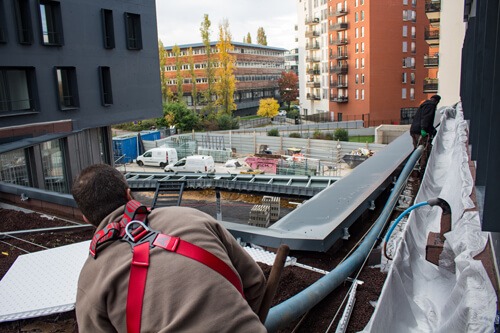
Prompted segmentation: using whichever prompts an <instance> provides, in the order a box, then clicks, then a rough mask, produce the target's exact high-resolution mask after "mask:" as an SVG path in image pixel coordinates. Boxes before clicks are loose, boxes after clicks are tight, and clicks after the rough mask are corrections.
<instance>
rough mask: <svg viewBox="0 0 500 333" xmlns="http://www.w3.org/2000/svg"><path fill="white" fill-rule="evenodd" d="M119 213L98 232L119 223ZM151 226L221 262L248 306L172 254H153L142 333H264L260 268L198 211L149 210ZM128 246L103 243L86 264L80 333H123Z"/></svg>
mask: <svg viewBox="0 0 500 333" xmlns="http://www.w3.org/2000/svg"><path fill="white" fill-rule="evenodd" d="M122 215H123V207H121V208H119V209H117V210H115V211H114V212H113V213H111V214H110V215H109V216H107V217H106V218H105V219H104V220H103V221H102V222H101V224H100V225H99V227H98V228H97V231H98V230H101V229H102V228H104V226H106V225H107V224H108V223H110V222H113V221H119V220H120V218H121V217H122ZM148 222H149V226H150V227H151V228H152V229H154V230H158V231H161V232H162V233H164V234H168V235H172V236H177V237H180V238H181V239H183V240H185V241H188V242H191V243H193V244H195V245H197V246H200V247H202V248H204V249H205V250H207V251H210V252H211V253H212V254H214V255H216V256H217V257H218V258H220V259H222V260H223V261H224V262H225V263H227V264H228V265H229V266H230V267H232V268H234V270H235V271H236V272H237V273H238V275H239V276H240V278H241V281H242V285H243V290H244V293H245V298H243V297H242V296H241V294H240V293H239V292H238V291H237V290H236V288H235V287H234V286H233V285H232V284H231V283H230V282H229V281H227V280H226V279H225V278H224V277H222V276H221V275H219V274H218V273H217V272H215V271H213V270H212V269H211V268H209V267H207V266H205V265H203V264H201V263H199V262H197V261H195V260H193V259H190V258H186V257H184V256H182V255H179V254H177V253H172V252H168V251H165V250H164V249H161V248H153V249H152V250H151V253H150V266H149V269H148V275H147V281H146V290H145V293H144V301H143V310H142V319H141V332H195V333H199V332H252V333H255V332H266V329H265V327H264V326H263V325H262V324H261V323H260V321H259V318H258V316H257V314H256V313H257V312H258V310H259V307H260V303H261V301H262V297H263V295H264V291H265V278H264V275H263V273H262V270H261V269H260V267H259V266H258V265H257V264H256V263H255V261H254V260H253V259H252V258H251V257H250V256H249V255H248V254H247V253H246V251H245V250H244V249H243V248H242V247H241V246H240V245H239V244H238V243H237V242H236V240H235V239H234V237H233V236H232V235H231V234H230V233H229V232H228V231H227V230H226V229H225V228H224V227H223V226H222V225H221V224H219V223H218V222H217V221H216V220H215V219H213V218H212V217H210V216H209V215H207V214H205V213H203V212H200V211H198V210H195V209H191V208H186V207H169V208H158V209H154V210H153V211H152V212H151V214H150V215H149V218H148ZM131 260H132V251H131V246H130V245H129V244H128V243H126V242H122V241H119V240H116V241H111V242H108V243H105V245H102V246H101V247H100V248H99V251H98V255H97V258H96V259H94V258H92V257H91V256H89V258H88V259H87V261H86V262H85V265H84V267H83V269H82V271H81V273H80V278H79V281H78V292H77V300H76V316H77V322H78V328H79V331H80V332H85V333H87V332H92V333H98V332H103V333H104V332H105V333H110V332H124V333H125V332H127V326H126V316H125V313H126V303H127V290H128V281H129V272H130V263H131Z"/></svg>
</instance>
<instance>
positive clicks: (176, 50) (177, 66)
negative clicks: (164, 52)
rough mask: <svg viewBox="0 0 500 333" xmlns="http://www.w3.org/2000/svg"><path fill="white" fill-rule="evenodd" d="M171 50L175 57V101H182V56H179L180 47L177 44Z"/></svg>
mask: <svg viewBox="0 0 500 333" xmlns="http://www.w3.org/2000/svg"><path fill="white" fill-rule="evenodd" d="M172 52H173V53H174V57H175V70H176V75H175V77H176V80H177V101H179V102H182V101H183V99H182V96H183V95H184V91H183V90H182V83H183V82H184V78H183V77H182V73H181V70H182V64H183V61H182V57H181V49H180V48H179V46H178V45H177V44H175V45H174V47H173V48H172Z"/></svg>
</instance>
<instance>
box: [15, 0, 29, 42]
mask: <svg viewBox="0 0 500 333" xmlns="http://www.w3.org/2000/svg"><path fill="white" fill-rule="evenodd" d="M14 7H15V11H16V25H17V38H18V40H19V43H21V44H32V43H33V28H32V26H31V12H30V6H29V0H14Z"/></svg>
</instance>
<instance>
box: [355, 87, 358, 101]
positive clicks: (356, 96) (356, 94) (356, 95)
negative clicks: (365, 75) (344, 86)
mask: <svg viewBox="0 0 500 333" xmlns="http://www.w3.org/2000/svg"><path fill="white" fill-rule="evenodd" d="M355 98H356V99H359V90H358V89H356V93H355Z"/></svg>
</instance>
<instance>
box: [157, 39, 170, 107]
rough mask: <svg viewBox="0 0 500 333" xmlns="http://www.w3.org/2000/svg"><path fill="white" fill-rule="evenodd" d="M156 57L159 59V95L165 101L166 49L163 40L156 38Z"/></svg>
mask: <svg viewBox="0 0 500 333" xmlns="http://www.w3.org/2000/svg"><path fill="white" fill-rule="evenodd" d="M158 57H159V59H160V86H161V96H162V100H163V102H164V103H165V102H167V100H168V96H167V77H166V75H165V74H166V66H167V51H166V50H165V47H164V46H163V42H162V41H161V40H158Z"/></svg>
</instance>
